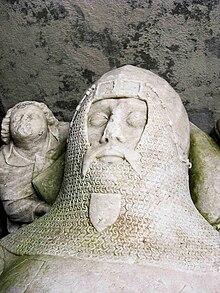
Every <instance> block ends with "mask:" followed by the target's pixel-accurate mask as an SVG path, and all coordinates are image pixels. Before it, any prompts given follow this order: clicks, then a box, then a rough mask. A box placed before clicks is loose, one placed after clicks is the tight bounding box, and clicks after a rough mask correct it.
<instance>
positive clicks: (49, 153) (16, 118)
mask: <svg viewBox="0 0 220 293" xmlns="http://www.w3.org/2000/svg"><path fill="white" fill-rule="evenodd" d="M67 133H68V123H66V122H59V121H58V120H57V119H56V118H55V117H54V115H53V113H52V112H51V111H50V110H49V108H48V107H47V106H46V105H45V104H43V103H38V102H35V101H26V102H21V103H19V104H17V105H15V106H14V107H13V108H11V109H9V110H8V112H7V114H6V117H5V118H4V119H3V121H2V130H1V138H2V140H3V142H4V143H5V145H4V146H3V147H2V148H1V151H0V199H1V201H2V203H3V206H4V209H5V211H6V214H7V228H8V232H9V233H13V232H16V231H17V229H19V228H20V227H21V226H24V225H26V224H28V223H30V222H32V221H33V220H34V219H36V218H38V217H40V216H42V215H44V214H45V213H47V212H48V211H49V209H50V205H49V204H47V203H46V202H45V201H44V200H42V199H40V198H39V197H38V196H37V194H36V191H35V190H34V188H33V185H32V179H33V178H34V177H35V176H36V175H38V174H39V173H40V172H42V171H43V170H45V169H46V168H47V167H48V166H50V165H51V164H52V163H53V162H54V158H53V155H54V153H55V150H56V148H57V147H58V145H59V144H60V142H61V141H63V140H65V139H66V137H67Z"/></svg>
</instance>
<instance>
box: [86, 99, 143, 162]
mask: <svg viewBox="0 0 220 293" xmlns="http://www.w3.org/2000/svg"><path fill="white" fill-rule="evenodd" d="M146 121H147V105H146V103H145V102H144V101H141V100H139V99H135V98H115V99H114V98H110V99H104V100H100V101H97V102H95V103H93V104H92V106H91V108H90V111H89V114H88V138H89V143H90V147H91V149H96V148H97V149H99V148H100V149H101V150H103V151H101V152H100V153H98V155H97V159H100V160H101V161H103V162H108V163H113V162H117V161H120V160H122V159H125V157H126V155H125V154H124V150H125V149H126V150H128V151H129V150H130V151H131V152H132V151H134V149H135V147H136V146H137V144H138V142H139V140H140V138H141V135H142V132H143V130H144V127H145V125H146Z"/></svg>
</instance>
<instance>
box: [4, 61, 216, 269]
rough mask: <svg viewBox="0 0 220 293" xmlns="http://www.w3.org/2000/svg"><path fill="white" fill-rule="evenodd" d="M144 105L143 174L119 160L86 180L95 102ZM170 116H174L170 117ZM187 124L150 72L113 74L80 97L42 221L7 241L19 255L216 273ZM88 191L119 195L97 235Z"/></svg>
mask: <svg viewBox="0 0 220 293" xmlns="http://www.w3.org/2000/svg"><path fill="white" fill-rule="evenodd" d="M111 97H113V98H118V97H128V98H129V97H132V98H137V99H141V100H144V101H146V103H147V106H148V121H147V124H146V126H145V129H144V132H143V134H142V137H141V139H140V141H139V143H138V145H137V148H136V150H137V151H138V153H139V154H140V155H141V168H142V172H141V175H138V174H137V173H136V172H135V171H134V170H133V169H132V168H131V166H130V165H129V164H128V163H127V162H126V161H123V162H122V163H120V164H115V165H114V164H104V163H101V162H99V161H97V160H96V161H94V162H93V163H92V165H91V166H90V168H89V170H88V172H87V173H86V176H85V177H83V176H82V174H81V170H82V160H83V156H84V154H85V152H86V150H87V149H88V147H89V142H88V133H87V114H88V112H89V109H90V106H91V103H92V102H94V101H96V100H99V99H108V98H111ZM173 112H175V113H177V114H176V115H173ZM188 148H189V121H188V118H187V115H186V112H185V109H184V107H183V105H182V103H181V100H180V98H179V96H178V94H177V93H176V92H175V91H174V90H173V89H172V88H171V87H170V86H169V84H168V83H167V82H166V81H165V80H163V79H161V78H159V77H158V76H156V75H155V74H153V73H151V72H150V71H147V70H144V69H140V68H136V67H133V66H124V67H122V68H119V69H115V70H112V71H110V72H108V73H106V74H105V75H103V77H101V79H100V80H99V81H98V82H97V83H96V84H95V85H93V86H92V87H91V88H90V89H89V90H88V91H87V92H86V94H85V95H84V97H83V99H82V101H81V103H80V105H79V106H78V107H77V111H76V113H75V115H74V117H73V120H72V123H71V129H70V135H69V140H68V150H67V155H66V164H65V173H64V180H63V184H62V188H61V192H60V194H59V196H58V198H57V200H56V202H55V204H54V205H53V207H52V209H51V211H50V213H49V214H47V215H46V216H44V217H42V218H41V219H39V220H37V221H36V222H34V223H33V224H31V225H29V226H27V227H25V228H24V229H21V230H20V231H19V232H18V233H17V234H16V235H9V236H7V237H6V238H4V239H3V240H2V242H1V244H2V245H3V246H4V247H5V248H6V249H8V250H9V251H11V252H13V253H15V254H18V255H24V254H27V255H59V256H74V257H77V258H83V259H86V258H92V259H97V260H100V261H102V260H107V261H119V262H130V263H139V264H155V265H159V266H162V267H175V268H177V269H184V270H194V269H199V270H203V271H206V270H207V271H217V270H218V267H219V243H220V241H219V234H218V232H217V231H215V230H214V229H213V228H212V227H211V226H210V225H209V224H208V222H206V220H205V219H204V218H203V217H202V216H201V215H200V214H199V212H198V211H197V210H196V208H195V207H194V204H193V202H192V200H191V197H190V193H189V187H188V185H189V184H188V165H189V162H188V160H187V154H188ZM91 193H104V194H108V193H109V194H114V193H116V194H121V195H122V200H121V210H120V215H119V217H118V219H117V221H116V222H115V223H114V224H113V225H111V226H110V227H108V228H107V229H105V230H104V231H102V232H98V231H96V229H95V228H94V227H93V225H92V223H91V221H90V219H89V203H90V197H91Z"/></svg>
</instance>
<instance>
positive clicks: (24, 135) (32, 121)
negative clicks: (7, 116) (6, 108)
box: [10, 105, 47, 142]
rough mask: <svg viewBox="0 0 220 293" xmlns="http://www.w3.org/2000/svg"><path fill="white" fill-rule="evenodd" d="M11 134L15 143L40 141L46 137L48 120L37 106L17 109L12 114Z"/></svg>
mask: <svg viewBox="0 0 220 293" xmlns="http://www.w3.org/2000/svg"><path fill="white" fill-rule="evenodd" d="M10 133H11V136H12V138H13V140H14V142H20V141H22V140H26V141H27V140H30V141H32V140H34V141H35V140H38V139H40V138H42V137H45V136H46V133H47V119H46V117H45V114H44V113H43V111H42V110H41V109H40V108H38V107H37V106H35V105H27V106H25V107H22V108H19V109H16V110H15V111H14V112H12V114H11V120H10Z"/></svg>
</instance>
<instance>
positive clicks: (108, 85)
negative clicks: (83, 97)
mask: <svg viewBox="0 0 220 293" xmlns="http://www.w3.org/2000/svg"><path fill="white" fill-rule="evenodd" d="M144 88H145V85H144V83H143V82H141V81H136V80H128V79H121V78H117V79H114V80H110V81H106V82H100V83H98V85H97V90H96V92H95V96H94V100H95V101H97V100H102V99H107V98H111V97H114V98H117V97H118V98H121V97H127V98H139V97H142V98H144V97H145V96H146V88H145V90H144Z"/></svg>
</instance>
